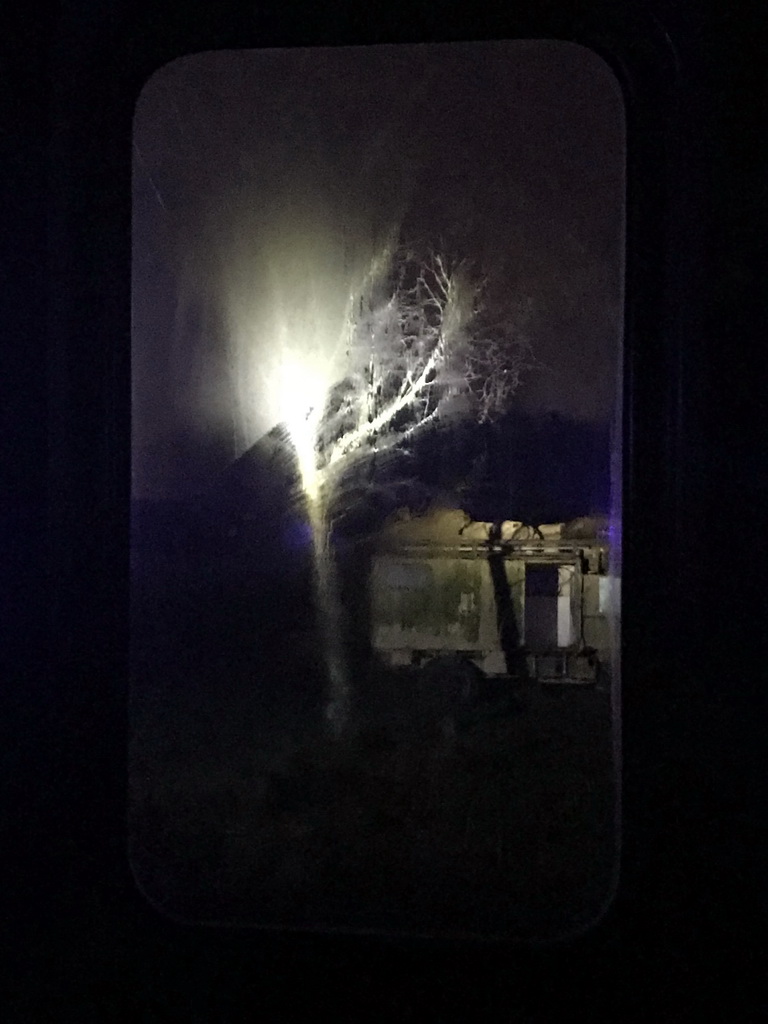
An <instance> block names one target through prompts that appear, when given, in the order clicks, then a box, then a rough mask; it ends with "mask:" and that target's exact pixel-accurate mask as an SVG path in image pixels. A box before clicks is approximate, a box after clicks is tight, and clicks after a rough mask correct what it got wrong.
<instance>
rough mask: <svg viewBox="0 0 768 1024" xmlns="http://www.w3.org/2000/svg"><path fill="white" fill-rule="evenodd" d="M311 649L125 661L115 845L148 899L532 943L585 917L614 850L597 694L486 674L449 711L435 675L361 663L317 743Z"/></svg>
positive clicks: (224, 911)
mask: <svg viewBox="0 0 768 1024" xmlns="http://www.w3.org/2000/svg"><path fill="white" fill-rule="evenodd" d="M319 660H320V659H319V658H318V652H317V649H316V644H315V643H314V641H313V640H312V638H311V637H310V636H309V635H308V634H300V633H294V634H290V635H284V636H283V638H282V642H281V643H280V644H279V645H273V646H272V648H271V650H268V649H265V650H264V651H263V652H262V657H261V664H259V659H254V656H253V654H252V653H251V654H249V655H247V656H246V655H245V654H240V655H237V654H236V653H233V652H231V653H230V654H229V655H228V656H227V657H222V658H221V659H220V661H219V663H218V664H214V663H208V664H207V665H204V664H203V663H202V662H201V661H200V659H199V658H195V656H194V653H193V652H190V654H189V656H188V658H187V659H186V661H185V659H184V658H183V657H182V656H181V655H179V656H177V658H176V659H175V660H174V661H173V663H172V664H166V665H165V667H164V668H163V671H162V676H159V675H158V674H157V672H158V669H157V666H155V669H154V671H153V672H149V669H148V668H147V667H146V666H145V667H144V668H142V667H141V666H139V667H138V669H137V672H138V677H137V680H136V685H135V687H134V694H135V696H134V708H133V723H134V730H133V733H134V734H133V743H132V752H131V780H130V783H131V827H130V836H131V839H130V844H131V860H132V864H133V866H134V871H135V873H136V876H137V879H138V881H139V883H140V885H141V888H142V889H143V891H144V892H145V894H146V896H147V897H148V898H149V899H150V900H151V902H152V903H154V904H155V905H156V906H158V907H160V908H161V909H163V910H164V911H165V912H167V913H168V914H170V915H171V916H173V917H176V918H182V919H185V920H189V921H195V922H210V923H218V924H243V925H257V926H266V927H278V928H295V927H298V928H321V929H325V928H329V929H343V930H348V929H350V930H360V931H374V932H385V933H409V934H417V935H418V934H433V935H434V934H438V935H456V936H458V935H468V934H471V935H484V936H486V935H487V936H494V935H507V936H509V935H512V936H520V937H528V938H531V937H534V938H535V937H539V936H540V937H542V938H549V937H554V936H556V935H558V934H562V933H571V932H573V931H574V929H578V928H579V927H580V926H583V925H587V924H588V923H590V921H593V920H594V919H595V918H596V917H597V916H598V915H599V914H600V912H601V910H602V909H603V908H604V906H605V904H606V902H607V900H608V896H609V894H610V891H611V887H612V878H613V873H614V871H615V868H616V862H617V857H618V852H617V838H618V837H617V834H616V829H615V817H616V800H615V771H616V769H615V765H614V763H613V756H612V743H611V709H610V701H609V696H608V694H607V693H605V692H602V691H600V690H596V689H594V688H589V687H576V686H573V687H562V688H549V689H545V688H542V687H540V686H539V687H537V686H534V685H525V686H516V687H514V689H513V684H512V683H511V682H509V681H506V683H505V682H504V681H501V683H500V684H497V692H496V693H494V692H491V694H490V695H488V694H486V695H485V697H486V699H485V700H483V701H481V702H480V703H476V704H474V705H473V706H472V707H468V706H467V705H466V704H464V705H461V706H457V704H456V701H455V699H454V698H453V697H452V696H451V692H452V691H451V688H450V684H451V680H449V679H447V680H446V684H447V685H446V687H445V689H443V690H441V689H440V677H439V673H438V674H437V678H434V677H433V678H427V677H424V676H423V674H422V676H417V675H414V674H408V673H394V672H391V671H389V672H388V671H385V670H383V669H381V668H379V669H369V670H368V671H367V672H361V673H359V674H358V679H359V686H358V702H357V707H356V711H355V715H354V720H353V724H352V727H350V730H349V733H348V735H346V736H344V737H343V738H342V739H340V740H332V739H330V738H327V737H326V736H325V735H324V733H323V729H322V699H323V681H322V672H321V671H320V665H319ZM259 669H261V671H259ZM142 672H143V673H144V675H143V677H142Z"/></svg>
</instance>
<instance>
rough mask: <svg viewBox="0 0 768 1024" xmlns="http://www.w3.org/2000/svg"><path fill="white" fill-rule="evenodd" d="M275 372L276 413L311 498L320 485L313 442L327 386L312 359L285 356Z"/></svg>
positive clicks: (323, 376)
mask: <svg viewBox="0 0 768 1024" xmlns="http://www.w3.org/2000/svg"><path fill="white" fill-rule="evenodd" d="M278 376H279V380H278V395H277V402H278V409H279V417H280V420H281V422H282V423H284V424H285V426H286V428H287V430H288V433H289V434H290V436H291V440H292V441H293V446H294V448H295V450H296V459H297V461H298V464H299V472H300V473H301V483H302V487H303V488H304V491H305V492H306V494H307V497H308V498H310V499H311V500H313V501H314V500H315V499H316V498H317V497H318V493H319V489H320V475H319V473H318V469H317V453H316V451H315V444H316V442H317V428H318V426H319V423H320V418H321V416H322V412H323V406H324V404H325V399H326V394H327V390H328V385H327V382H326V380H325V374H324V373H323V372H322V368H321V367H320V366H319V365H317V364H315V365H313V362H312V361H311V360H307V359H303V360H302V359H297V358H295V357H289V356H287V357H285V358H284V359H283V360H282V362H281V364H280V372H279V375H278Z"/></svg>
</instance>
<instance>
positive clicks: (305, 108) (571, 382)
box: [133, 42, 624, 497]
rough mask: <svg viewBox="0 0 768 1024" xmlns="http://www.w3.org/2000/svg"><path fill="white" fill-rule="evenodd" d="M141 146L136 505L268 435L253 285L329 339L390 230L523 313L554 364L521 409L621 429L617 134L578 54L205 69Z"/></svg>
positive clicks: (501, 53)
mask: <svg viewBox="0 0 768 1024" xmlns="http://www.w3.org/2000/svg"><path fill="white" fill-rule="evenodd" d="M134 142H135V146H134V257H133V259H134V279H133V364H134V366H133V417H134V443H133V448H134V494H135V495H136V496H142V497H143V496H158V497H159V496H161V495H164V494H165V495H170V494H173V493H178V492H179V491H183V490H188V489H194V488H195V487H196V486H198V485H199V484H200V483H204V482H205V481H206V480H207V478H208V477H209V476H210V475H211V474H212V473H214V472H216V471H217V470H218V469H219V468H222V467H223V466H224V465H225V464H226V463H227V462H228V461H229V460H231V458H232V457H233V456H234V455H236V454H239V451H240V450H242V448H243V446H244V445H247V444H249V443H252V442H253V441H255V440H256V439H257V437H258V436H259V434H260V433H262V432H264V431H265V430H268V429H269V428H270V427H271V426H273V425H274V424H273V422H271V413H270V410H269V384H268V381H264V380H262V379H261V378H259V380H258V382H257V383H254V385H253V387H252V389H251V391H250V392H249V400H250V402H251V405H252V408H250V409H249V411H248V417H249V418H248V420H247V423H245V420H244V418H243V417H244V414H243V412H242V410H243V399H242V388H241V385H240V384H237V383H233V380H234V379H235V378H242V376H243V369H242V368H243V367H252V365H253V363H251V362H249V360H250V359H251V358H255V359H257V360H258V359H260V358H261V355H260V353H263V352H264V350H265V349H268V348H269V338H270V331H271V330H272V327H271V326H270V325H273V322H274V321H273V319H270V317H271V315H272V314H271V313H270V312H269V310H268V306H269V304H270V301H273V298H274V294H276V293H275V292H274V290H272V291H270V289H269V288H268V287H267V285H266V284H265V282H266V281H267V280H270V281H271V280H273V279H274V280H278V281H281V282H287V283H286V285H285V287H286V290H287V291H288V293H289V294H291V295H296V296H297V300H296V301H297V303H298V304H299V305H300V304H301V303H302V302H303V301H305V299H306V296H307V295H309V294H311V295H312V296H313V301H315V300H316V301H317V302H318V303H320V305H321V306H323V308H324V309H327V310H328V314H327V315H328V324H329V325H331V324H332V322H333V318H334V317H335V316H337V308H338V307H339V302H341V301H343V298H344V295H345V288H346V290H347V291H348V281H349V273H348V272H349V270H350V267H351V268H352V269H353V271H354V270H356V269H357V268H359V267H361V266H364V265H365V264H366V262H367V260H368V259H369V257H370V254H371V252H372V251H373V250H375V248H376V246H377V245H378V244H379V243H380V242H381V240H382V239H383V237H384V236H385V235H386V232H387V230H388V229H390V228H391V227H393V226H395V225H397V224H398V222H399V223H400V224H401V226H402V229H403V230H404V231H405V233H406V234H408V235H409V236H413V235H416V236H419V237H424V238H426V239H428V240H437V239H439V238H441V237H442V238H444V239H446V240H447V242H448V243H449V244H450V246H451V247H452V248H453V249H454V250H456V251H458V252H459V254H460V255H468V256H471V257H473V258H475V259H478V260H480V261H482V262H483V263H484V264H485V266H487V267H490V268H491V269H492V270H493V274H494V277H495V282H496V287H498V288H499V289H501V290H502V291H508V292H509V293H510V294H513V295H517V294H519V295H521V296H527V297H530V299H531V300H532V303H533V306H532V314H531V320H530V323H529V325H528V333H529V336H530V339H531V341H532V343H533V345H534V347H535V351H536V354H537V355H538V357H539V358H540V359H541V360H542V361H543V362H544V363H545V364H547V366H548V369H547V370H546V371H541V372H538V373H537V374H536V375H534V376H531V377H529V379H528V380H527V381H526V382H525V383H524V385H523V387H521V389H520V391H519V392H518V395H517V398H516V401H517V402H518V404H519V407H520V408H521V409H524V410H527V411H538V410H556V411H559V412H561V413H563V414H565V415H568V416H572V417H576V418H578V419H583V420H591V421H598V420H607V419H608V418H609V417H610V416H611V414H612V411H613V401H614V390H615V383H616V358H617V353H618V347H619V339H620V330H621V288H622V275H623V202H624V121H623V108H622V101H621V97H620V93H619V88H618V85H617V84H616V82H615V80H614V79H613V78H612V76H611V73H610V71H609V70H608V68H607V67H606V66H605V65H604V64H603V63H602V62H601V60H600V59H599V58H598V57H596V56H595V55H594V54H592V53H591V52H590V51H588V50H585V49H584V48H581V47H577V46H574V45H571V44H565V43H553V42H515V43H509V44H501V43H492V44H462V45H451V46H439V47H438V46H418V47H417V46H412V47H386V48H355V49H337V50H311V51H307V50H305V51H260V52H259V51H238V52H234V51H228V52H222V53H206V54H201V55H197V56H191V57H187V58H183V59H182V60H179V61H175V62H174V63H173V64H171V65H168V66H166V67H165V68H163V69H161V70H160V71H158V72H156V74H155V75H154V76H153V77H152V78H151V80H150V81H149V83H148V84H147V85H146V86H145V88H144V90H143V92H142V95H141V97H140V99H139V102H138V105H137V112H136V118H135V129H134ZM291 287H293V291H291ZM300 293H301V294H300ZM301 295H303V296H304V299H302V298H301ZM323 304H324V305H323ZM233 308H236V310H237V315H236V316H235V317H234V319H235V320H238V317H239V318H240V319H239V321H238V322H242V321H243V320H244V319H245V320H248V319H249V318H250V320H249V322H250V321H252V322H253V331H252V334H251V335H249V339H250V340H249V352H248V353H247V355H246V354H244V353H240V352H238V351H236V352H235V354H234V357H233V351H232V348H231V346H230V347H228V346H227V336H228V331H229V330H230V327H229V326H227V325H231V323H232V310H233ZM329 329H330V327H329ZM238 344H240V345H241V347H242V343H241V342H240V343H238ZM236 347H237V346H236ZM238 360H241V361H238ZM238 388H240V391H239V396H240V397H239V404H238V401H234V397H233V396H234V394H235V392H237V391H238ZM233 389H234V390H233ZM238 417H239V418H240V420H241V421H242V422H240V423H237V422H234V423H233V420H235V421H237V420H238ZM244 424H245V425H244Z"/></svg>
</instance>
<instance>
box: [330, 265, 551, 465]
mask: <svg viewBox="0 0 768 1024" xmlns="http://www.w3.org/2000/svg"><path fill="white" fill-rule="evenodd" d="M527 319H528V306H527V304H526V303H525V302H518V304H517V305H516V307H512V306H511V305H510V304H509V303H507V304H506V306H505V307H502V308H501V309H498V308H496V309H494V308H493V307H492V306H491V304H490V303H489V301H488V280H487V278H485V277H481V276H479V275H477V274H473V272H472V269H471V267H470V265H469V264H468V263H467V262H466V261H459V260H452V259H450V258H449V257H447V256H445V255H443V254H440V253H435V252H431V253H429V254H427V255H426V256H424V257H420V256H419V254H417V252H416V251H414V250H413V249H405V248H403V249H400V250H399V251H398V252H396V253H395V254H394V257H393V260H392V264H391V271H390V274H389V275H388V277H387V278H386V280H384V281H379V282H374V284H373V286H372V288H371V291H370V294H368V295H367V296H362V295H361V296H359V297H358V298H357V301H356V303H355V306H354V307H353V309H352V315H351V317H350V325H349V327H350V330H349V348H348V352H347V356H348V366H349V372H348V374H347V376H346V377H345V378H344V380H342V381H340V382H339V383H338V384H337V385H336V386H335V387H334V388H332V389H331V391H330V393H329V395H328V399H327V403H326V406H325V408H324V410H323V413H322V416H321V417H320V419H319V425H318V429H317V440H316V457H317V467H318V471H319V472H320V475H321V478H324V479H325V480H326V481H327V482H328V483H329V484H332V481H333V480H334V479H336V478H337V475H338V473H339V472H340V471H343V470H344V469H345V468H347V467H348V466H349V464H350V463H351V462H352V461H354V460H356V459H358V458H360V457H361V456H365V455H370V454H372V453H378V452H386V451H387V450H390V449H393V448H396V447H398V446H402V445H403V443H404V442H406V441H407V440H408V439H410V438H411V437H412V436H413V435H415V434H416V433H417V432H419V431H422V430H423V429H424V428H425V427H426V426H427V425H429V424H431V423H434V422H435V421H437V420H444V419H447V418H450V417H456V416H471V417H472V418H474V419H476V420H477V421H478V422H480V423H482V422H485V421H488V420H492V419H494V418H495V417H497V416H498V415H500V414H501V413H503V412H504V411H505V409H506V408H507V407H508V405H509V402H510V400H511V398H512V396H513V395H514V393H515V391H516V390H517V388H518V387H519V385H520V381H521V376H522V374H523V373H524V372H525V371H526V370H529V369H532V368H533V367H534V366H536V365H537V361H536V359H535V358H534V355H533V352H532V349H531V345H530V343H529V340H528V337H527V334H526V331H525V329H526V326H527Z"/></svg>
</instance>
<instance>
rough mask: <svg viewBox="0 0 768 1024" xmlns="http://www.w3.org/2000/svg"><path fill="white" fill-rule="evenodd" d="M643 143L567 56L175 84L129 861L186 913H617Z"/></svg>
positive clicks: (148, 354)
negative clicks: (627, 502) (634, 215)
mask: <svg viewBox="0 0 768 1024" xmlns="http://www.w3.org/2000/svg"><path fill="white" fill-rule="evenodd" d="M624 158H625V139H624V112H623V104H622V98H621V93H620V90H619V87H618V85H617V82H616V80H615V79H614V77H613V76H612V73H611V72H610V71H609V69H608V67H607V66H606V65H605V64H604V63H603V62H602V61H601V59H600V58H598V57H597V56H596V55H595V54H594V53H592V52H591V51H589V50H587V49H584V48H582V47H579V46H575V45H572V44H566V43H556V42H548V41H536V42H533V41H525V42H508V43H471V44H469V43H468V44H441V45H429V46H396V47H366V48H338V49H333V50H331V49H314V50H271V51H222V52H209V53H204V54H198V55H191V56H189V57H185V58H182V59H179V60H176V61H174V62H172V63H171V64H168V65H166V66H165V67H162V68H160V69H159V70H158V71H156V72H155V73H154V74H153V75H152V76H151V78H150V79H149V80H148V82H147V83H146V84H145V86H144V88H143V90H142V92H141V94H140V96H139V98H138V101H137V107H136V115H135V120H134V133H133V285H132V288H133V320H132V348H133V361H132V374H133V441H132V453H133V459H132V542H131V565H132V568H131V574H132V575H131V588H132V641H131V663H132V670H131V671H132V682H131V739H130V780H129V781H130V827H129V848H130V857H131V863H132V866H133V870H134V874H135V877H136V881H137V884H138V885H139V887H140V889H141V891H142V892H143V893H144V894H145V896H146V897H147V899H148V900H149V901H150V902H151V903H152V904H153V905H154V906H155V907H156V908H158V909H159V910H160V911H161V912H163V913H165V914H168V915H170V916H171V917H173V918H177V919H182V920H184V921H189V922H195V923H200V924H208V925H251V926H256V927H269V928H309V929H334V930H338V929H341V930H346V931H357V932H360V931H362V932H372V933H385V934H393V935H396V934H397V935H399V934H407V935H433V936H457V937H459V936H474V935H478V936H501V937H513V938H514V937H517V938H521V939H531V938H533V939H540V938H549V937H556V936H560V935H563V934H568V933H572V932H574V931H575V930H580V929H582V928H584V927H586V926H588V925H589V924H590V923H593V922H595V921H596V920H597V919H599V917H600V915H601V914H602V912H603V911H604V910H605V908H606V906H607V905H608V903H609V902H610V898H611V896H612V893H613V889H614V886H615V879H616V872H617V868H618V865H617V850H618V833H617V804H618V790H619V782H618V765H617V762H616V757H615V752H616V750H617V735H618V728H619V726H618V687H619V667H620V666H619V661H618V649H619V643H618V641H619V632H620V609H619V584H620V577H621V571H620V564H621V562H620V536H621V530H620V525H621V524H620V517H621V500H620V499H621V495H620V476H621V444H620V431H619V430H618V424H619V423H620V408H621V386H620V367H621V344H622V301H623V300H622V289H623V266H624Z"/></svg>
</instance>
